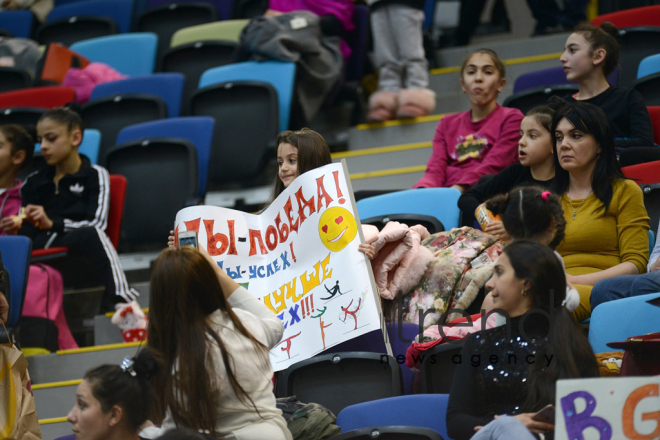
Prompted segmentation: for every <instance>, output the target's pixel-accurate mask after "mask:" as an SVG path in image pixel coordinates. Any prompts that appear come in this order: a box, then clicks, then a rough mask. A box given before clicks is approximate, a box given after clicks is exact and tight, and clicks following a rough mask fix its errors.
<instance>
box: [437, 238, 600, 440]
mask: <svg viewBox="0 0 660 440" xmlns="http://www.w3.org/2000/svg"><path fill="white" fill-rule="evenodd" d="M486 288H487V289H489V290H491V294H492V297H493V303H494V305H495V307H496V310H498V313H500V314H503V315H507V316H508V317H509V318H508V319H507V324H506V325H504V326H501V327H496V328H493V329H489V330H485V331H482V332H477V333H474V334H472V335H470V336H469V337H468V338H467V340H466V342H465V345H464V346H463V351H462V352H461V359H460V363H458V361H459V360H458V359H455V360H454V362H456V363H458V365H457V368H456V373H455V375H454V381H453V385H452V389H451V394H450V397H449V406H448V409H447V428H448V430H447V431H448V434H449V436H450V437H451V438H453V439H454V440H467V439H471V438H474V439H479V440H482V439H498V438H502V439H516V440H523V439H525V438H529V439H534V438H542V437H540V436H539V435H538V434H539V433H548V432H551V431H552V430H553V428H554V426H553V425H551V424H547V423H542V422H537V421H533V420H532V419H531V417H532V416H533V415H534V413H535V412H537V411H538V410H540V409H541V408H543V407H544V406H546V405H547V404H552V403H554V400H555V383H556V381H557V380H558V379H566V378H577V377H596V376H598V367H597V364H596V360H595V357H594V354H593V351H592V350H591V347H590V346H589V342H588V341H587V338H586V337H585V336H584V334H583V333H582V331H581V330H580V328H579V327H578V325H577V324H576V323H575V321H574V320H573V318H572V317H571V314H570V312H568V310H566V309H565V308H564V307H563V305H562V302H563V301H564V298H565V295H566V277H565V275H564V271H563V268H562V265H561V263H560V261H559V259H558V258H557V257H556V255H555V254H554V253H553V252H552V250H550V248H548V247H547V246H544V245H542V244H540V243H537V242H531V241H516V242H514V243H511V244H510V245H508V246H507V247H506V248H504V253H503V254H502V255H501V256H500V258H499V259H498V260H497V263H496V265H495V271H494V274H493V277H492V278H491V279H490V281H488V283H487V284H486ZM503 415H507V416H511V417H502V416H503ZM494 420H496V421H494ZM491 422H493V423H491ZM482 429H483V431H482ZM475 433H476V434H475ZM532 433H533V434H532ZM498 435H499V437H498ZM545 438H547V437H545Z"/></svg>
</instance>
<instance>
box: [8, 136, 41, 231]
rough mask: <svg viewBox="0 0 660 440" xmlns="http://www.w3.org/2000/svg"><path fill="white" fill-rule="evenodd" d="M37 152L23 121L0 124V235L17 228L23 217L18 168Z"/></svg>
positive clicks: (23, 165) (27, 162)
mask: <svg viewBox="0 0 660 440" xmlns="http://www.w3.org/2000/svg"><path fill="white" fill-rule="evenodd" d="M33 154H34V141H33V140H32V137H31V136H30V135H29V134H28V132H27V131H26V130H25V129H24V128H23V127H21V126H20V125H14V124H8V125H1V126H0V228H1V230H0V235H6V234H7V233H8V232H10V233H11V232H12V231H13V232H15V231H16V230H17V229H18V228H17V225H18V223H19V222H20V219H21V195H20V189H21V181H20V180H18V179H17V178H16V174H17V173H18V171H19V170H20V169H21V168H23V167H25V166H26V165H28V164H29V163H30V161H31V160H32V155H33Z"/></svg>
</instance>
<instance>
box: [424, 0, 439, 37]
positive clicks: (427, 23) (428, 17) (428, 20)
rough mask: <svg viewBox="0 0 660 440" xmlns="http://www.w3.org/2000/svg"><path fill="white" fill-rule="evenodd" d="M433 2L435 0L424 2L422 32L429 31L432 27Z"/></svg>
mask: <svg viewBox="0 0 660 440" xmlns="http://www.w3.org/2000/svg"><path fill="white" fill-rule="evenodd" d="M435 2H436V0H426V1H425V2H424V22H423V23H422V29H424V30H429V29H431V28H432V27H433V20H434V16H435Z"/></svg>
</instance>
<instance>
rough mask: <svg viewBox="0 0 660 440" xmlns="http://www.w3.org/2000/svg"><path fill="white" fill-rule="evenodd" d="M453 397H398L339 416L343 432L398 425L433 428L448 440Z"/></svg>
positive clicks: (355, 407)
mask: <svg viewBox="0 0 660 440" xmlns="http://www.w3.org/2000/svg"><path fill="white" fill-rule="evenodd" d="M448 401H449V394H415V395H411V396H396V397H388V398H386V399H379V400H373V401H371V402H364V403H358V404H356V405H351V406H347V407H346V408H344V409H343V410H342V411H341V412H340V413H339V414H338V415H337V425H338V426H339V427H340V428H341V432H347V431H352V430H354V429H360V428H367V427H370V426H382V425H397V426H417V427H421V428H429V429H432V430H434V431H435V432H437V433H438V434H440V435H441V436H442V438H443V439H445V440H450V439H449V436H448V435H447V423H446V421H445V415H446V413H447V403H448Z"/></svg>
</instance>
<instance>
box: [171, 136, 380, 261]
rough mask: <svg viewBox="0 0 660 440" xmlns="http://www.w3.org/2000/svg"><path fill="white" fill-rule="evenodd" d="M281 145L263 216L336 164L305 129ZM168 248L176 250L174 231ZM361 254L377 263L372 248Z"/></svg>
mask: <svg viewBox="0 0 660 440" xmlns="http://www.w3.org/2000/svg"><path fill="white" fill-rule="evenodd" d="M275 142H276V144H277V176H276V177H275V182H274V183H273V194H272V195H271V198H270V200H269V201H268V202H267V203H266V205H265V206H264V207H263V209H262V210H261V211H260V212H263V211H264V210H265V209H266V208H268V206H269V205H270V204H271V203H272V202H273V200H275V199H276V198H277V197H278V196H279V195H280V194H281V193H282V191H284V190H285V189H286V188H288V187H289V185H291V182H293V181H294V180H295V179H296V177H298V176H300V175H301V174H304V173H306V172H307V171H310V170H313V169H315V168H319V167H322V166H325V165H329V164H331V163H332V157H330V148H329V147H328V144H327V143H326V142H325V139H323V136H321V135H320V134H318V133H317V132H315V131H314V130H310V129H309V128H303V129H300V130H297V131H291V130H286V131H283V132H282V133H280V134H279V135H278V136H277V139H276V141H275ZM167 245H168V246H170V247H172V246H174V231H170V236H169V237H168V240H167ZM360 251H362V252H364V253H365V254H366V255H367V256H368V257H369V259H373V257H374V256H375V251H374V248H373V246H371V245H369V244H360Z"/></svg>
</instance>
